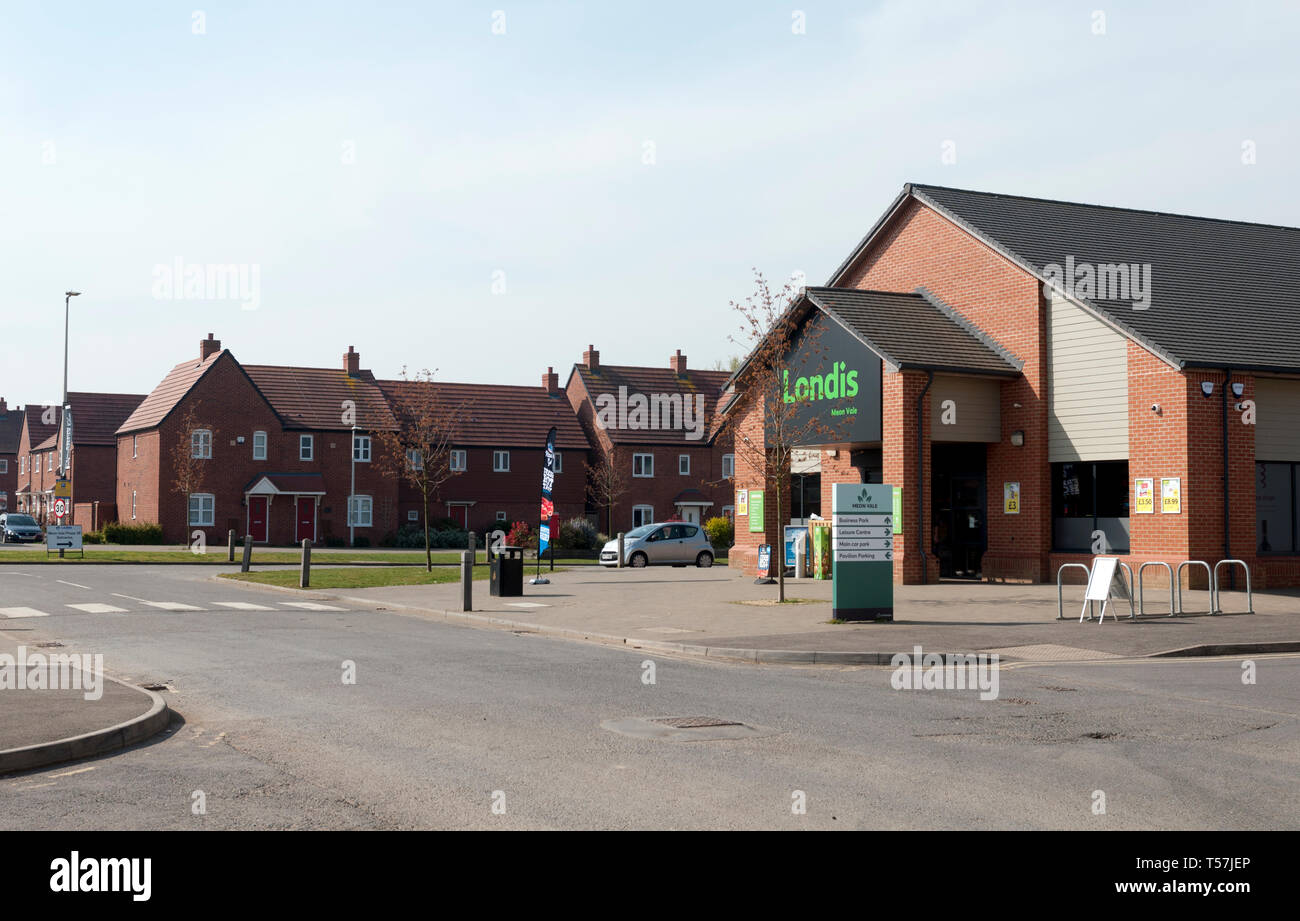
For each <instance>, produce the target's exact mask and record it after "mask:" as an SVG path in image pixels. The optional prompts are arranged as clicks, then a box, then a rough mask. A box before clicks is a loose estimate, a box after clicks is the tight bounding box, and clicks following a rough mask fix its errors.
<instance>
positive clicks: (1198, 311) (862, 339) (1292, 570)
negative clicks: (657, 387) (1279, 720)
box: [727, 184, 1300, 587]
mask: <svg viewBox="0 0 1300 921" xmlns="http://www.w3.org/2000/svg"><path fill="white" fill-rule="evenodd" d="M791 309H792V311H793V317H794V319H795V321H796V322H797V323H798V327H797V328H798V334H797V335H796V336H795V337H794V340H793V341H794V345H793V346H792V349H791V354H792V355H794V354H795V353H796V352H798V351H799V346H800V340H801V338H802V337H813V338H815V341H816V345H815V346H814V347H813V348H806V349H804V350H803V352H804V354H805V355H807V354H814V355H815V356H816V358H815V359H814V360H813V361H812V363H811V366H810V365H809V362H808V360H807V359H806V358H805V359H803V360H802V364H801V365H800V367H798V368H795V369H792V370H790V371H788V372H785V373H783V375H782V377H783V380H779V381H776V382H766V383H764V382H760V381H757V380H755V379H754V374H753V373H752V371H750V370H747V369H748V368H749V366H745V367H742V369H741V370H740V371H739V372H737V375H736V377H735V378H734V379H733V386H734V388H735V390H734V393H733V395H732V399H731V401H730V402H729V403H728V405H727V411H728V412H729V413H733V414H735V419H734V420H733V422H734V424H735V431H736V433H737V438H743V439H747V440H748V443H750V444H755V445H762V444H764V439H765V438H769V437H770V435H769V434H768V431H769V427H766V426H765V421H764V418H763V416H764V413H765V412H770V409H765V407H764V404H763V401H761V400H755V399H749V400H747V399H745V395H746V394H747V393H749V392H751V391H752V389H753V388H755V387H757V386H760V385H763V386H775V387H777V388H778V390H779V391H780V392H782V393H786V392H789V393H790V394H791V396H792V397H793V398H794V399H795V400H797V401H799V403H800V405H801V407H802V408H801V411H804V412H808V413H812V414H815V415H818V416H819V417H820V418H821V420H822V421H823V422H824V425H822V426H820V427H814V428H815V429H816V431H817V432H818V433H819V434H816V435H810V436H808V437H807V439H806V442H805V443H804V444H803V445H802V447H803V450H801V451H800V452H797V454H796V457H795V459H794V461H793V463H792V464H791V490H790V493H791V494H790V495H789V496H787V497H783V500H782V501H781V503H780V506H781V508H782V512H783V513H782V516H781V517H782V519H783V520H781V521H778V520H777V519H776V505H777V503H775V502H773V501H771V500H770V498H769V499H768V500H767V501H761V500H760V501H758V502H755V501H753V497H754V493H755V492H757V491H760V490H765V489H766V488H767V483H768V480H767V478H766V477H765V476H764V475H763V473H762V471H759V470H757V469H755V467H754V465H753V464H752V463H747V462H746V461H745V458H744V457H743V455H742V454H741V453H739V452H738V454H737V463H736V487H737V491H738V497H737V502H736V505H737V516H736V548H735V550H733V552H732V554H731V557H730V560H731V565H733V566H744V567H746V568H751V569H752V568H753V567H754V566H755V565H756V561H757V552H758V547H759V545H761V544H771V545H772V546H773V547H774V548H775V547H780V546H781V538H780V535H781V533H782V530H783V528H782V526H784V525H786V524H789V523H791V522H792V521H793V522H795V523H799V522H802V521H806V520H808V519H809V518H811V517H813V516H814V515H821V516H824V517H828V518H829V517H830V513H831V498H830V497H831V487H832V486H833V485H834V484H836V483H860V482H869V483H889V484H892V485H893V486H895V487H899V488H900V489H901V494H900V496H899V498H898V501H899V505H900V507H901V517H902V533H901V534H898V535H896V536H895V548H894V579H895V581H896V582H904V583H916V582H927V581H928V582H934V581H937V580H939V579H940V578H941V577H942V578H957V579H963V578H964V579H984V580H1007V581H1029V582H1036V581H1050V580H1053V579H1055V578H1056V573H1057V569H1058V567H1059V566H1060V565H1061V564H1062V563H1066V562H1081V563H1085V564H1087V563H1089V562H1090V561H1091V559H1092V557H1093V556H1094V555H1097V554H1098V553H1109V554H1112V555H1118V556H1120V557H1121V558H1123V559H1126V560H1127V561H1129V562H1130V563H1131V564H1133V563H1136V562H1140V561H1145V560H1162V561H1165V562H1168V563H1170V564H1171V565H1174V566H1175V567H1176V566H1177V564H1178V563H1179V562H1181V561H1183V560H1204V561H1206V562H1208V563H1209V564H1210V565H1211V566H1213V564H1214V563H1215V562H1217V561H1218V560H1220V559H1240V560H1243V561H1244V562H1246V563H1247V565H1249V567H1250V570H1251V575H1252V580H1253V584H1254V586H1255V587H1278V586H1287V585H1300V534H1298V533H1297V530H1298V527H1300V524H1298V523H1300V229H1296V228H1290V227H1275V226H1269V225H1262V224H1249V223H1242V222H1236V221H1225V220H1212V219H1207V218H1198V217H1187V216H1182V215H1174V214H1162V213H1156V212H1150V211H1136V210H1130V209H1124V208H1111V207H1100V206H1095V205H1083V204H1073V203H1067V202H1058V201H1047V200H1041V199H1032V198H1022V197H1017V196H1011V195H994V194H988V193H982V192H971V191H964V190H960V189H949V188H941V187H936V186H922V185H910V184H909V185H907V186H906V187H904V189H903V191H902V193H901V194H900V195H899V196H898V197H897V199H895V201H894V202H893V204H892V205H891V206H890V207H889V209H888V211H886V213H885V214H884V215H883V216H882V217H881V218H880V219H879V220H878V221H877V222H876V224H875V226H873V227H872V228H871V230H870V231H869V232H868V233H867V235H866V237H865V238H864V239H863V240H862V241H861V242H860V243H859V244H858V245H857V246H856V247H855V248H854V250H853V251H852V253H850V254H849V256H848V258H847V259H846V260H845V261H844V263H843V264H842V265H841V266H840V267H839V269H837V270H836V272H835V273H834V275H833V276H832V277H831V278H830V280H829V281H828V282H827V284H826V285H825V286H824V287H819V288H806V289H804V290H803V291H802V292H801V294H800V296H799V298H798V299H797V301H796V303H795V304H794V306H793V307H792V308H791ZM854 372H856V376H854ZM850 381H852V383H850ZM764 498H767V497H764ZM751 509H752V510H754V511H755V512H758V511H759V510H760V509H761V514H762V520H759V519H758V518H757V517H755V518H753V519H752V520H751V517H750V515H749V514H747V513H748V512H749V511H750V510H751ZM774 556H776V557H777V558H778V559H779V553H778V554H774ZM1201 572H1202V575H1201V577H1200V583H1199V584H1202V585H1203V584H1204V578H1205V577H1204V575H1203V573H1204V570H1201ZM1159 573H1160V570H1157V571H1156V573H1155V576H1157V577H1158V576H1159ZM1148 581H1149V582H1157V581H1159V579H1158V578H1152V572H1151V570H1148Z"/></svg>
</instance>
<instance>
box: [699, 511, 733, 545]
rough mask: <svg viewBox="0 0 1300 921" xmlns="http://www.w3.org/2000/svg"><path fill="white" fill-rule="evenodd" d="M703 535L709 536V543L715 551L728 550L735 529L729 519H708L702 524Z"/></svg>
mask: <svg viewBox="0 0 1300 921" xmlns="http://www.w3.org/2000/svg"><path fill="white" fill-rule="evenodd" d="M704 533H705V534H707V535H709V543H711V544H713V548H714V549H715V550H726V549H728V548H729V547H730V546H731V544H732V541H733V540H734V539H735V536H736V532H735V527H734V526H733V525H732V522H731V519H730V518H721V517H718V518H710V519H709V520H708V521H706V522H704Z"/></svg>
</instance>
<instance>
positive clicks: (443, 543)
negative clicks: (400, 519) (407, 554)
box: [390, 524, 469, 550]
mask: <svg viewBox="0 0 1300 921" xmlns="http://www.w3.org/2000/svg"><path fill="white" fill-rule="evenodd" d="M390 546H393V547H398V548H401V549H403V550H423V549H424V528H422V527H420V526H419V525H418V524H408V525H403V526H402V527H401V528H399V529H398V531H397V533H396V534H394V535H393V542H392V544H391V545H390ZM468 546H469V533H468V532H466V531H464V530H463V529H461V528H446V529H439V530H437V531H433V530H431V531H430V532H429V548H430V549H432V550H464V549H465V548H466V547H468Z"/></svg>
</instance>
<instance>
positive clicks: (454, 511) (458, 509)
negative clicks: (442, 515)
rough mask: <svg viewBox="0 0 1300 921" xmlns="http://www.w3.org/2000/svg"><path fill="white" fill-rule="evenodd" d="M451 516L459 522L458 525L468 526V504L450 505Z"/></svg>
mask: <svg viewBox="0 0 1300 921" xmlns="http://www.w3.org/2000/svg"><path fill="white" fill-rule="evenodd" d="M451 518H452V519H453V520H455V521H458V522H460V526H461V527H462V528H468V527H469V506H468V505H453V506H452V507H451Z"/></svg>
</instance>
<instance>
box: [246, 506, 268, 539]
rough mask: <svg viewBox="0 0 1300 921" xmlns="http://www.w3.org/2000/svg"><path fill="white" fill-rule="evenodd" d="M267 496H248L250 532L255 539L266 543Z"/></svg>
mask: <svg viewBox="0 0 1300 921" xmlns="http://www.w3.org/2000/svg"><path fill="white" fill-rule="evenodd" d="M266 506H267V498H266V496H249V497H248V534H249V536H250V537H252V538H253V540H254V541H257V542H259V543H263V544H264V543H266V534H267V531H266V525H267V522H266Z"/></svg>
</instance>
